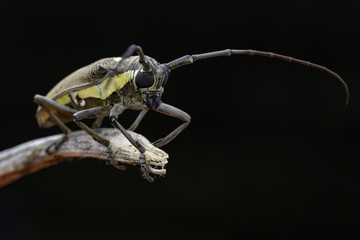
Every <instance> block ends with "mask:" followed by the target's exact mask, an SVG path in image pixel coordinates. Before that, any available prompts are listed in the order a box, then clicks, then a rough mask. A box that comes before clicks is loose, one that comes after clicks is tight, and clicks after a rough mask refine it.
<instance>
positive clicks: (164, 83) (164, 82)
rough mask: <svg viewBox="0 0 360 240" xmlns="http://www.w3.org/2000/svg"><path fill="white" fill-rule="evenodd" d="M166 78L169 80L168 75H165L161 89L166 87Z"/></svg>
mask: <svg viewBox="0 0 360 240" xmlns="http://www.w3.org/2000/svg"><path fill="white" fill-rule="evenodd" d="M168 78H169V75H166V76H165V77H164V81H163V84H162V86H163V87H165V85H166V83H167V81H168Z"/></svg>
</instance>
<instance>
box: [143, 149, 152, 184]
mask: <svg viewBox="0 0 360 240" xmlns="http://www.w3.org/2000/svg"><path fill="white" fill-rule="evenodd" d="M140 170H141V172H142V173H143V174H142V176H143V178H145V179H146V180H148V181H149V182H154V178H153V177H151V176H150V173H149V172H150V171H149V167H148V165H147V164H146V161H145V155H144V153H141V154H140Z"/></svg>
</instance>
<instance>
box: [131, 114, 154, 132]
mask: <svg viewBox="0 0 360 240" xmlns="http://www.w3.org/2000/svg"><path fill="white" fill-rule="evenodd" d="M148 111H149V109H142V110H141V112H140V113H139V115H138V116H137V118H136V119H135V121H134V122H133V124H131V126H130V127H129V128H128V129H127V130H128V131H135V129H136V128H137V127H138V126H139V123H140V122H141V120H143V118H144V116H145V115H146V113H147V112H148Z"/></svg>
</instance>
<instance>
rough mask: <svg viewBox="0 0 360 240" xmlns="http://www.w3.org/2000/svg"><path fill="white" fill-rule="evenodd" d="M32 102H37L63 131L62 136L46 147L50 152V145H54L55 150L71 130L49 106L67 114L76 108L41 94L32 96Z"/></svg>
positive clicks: (72, 112) (73, 111)
mask: <svg viewBox="0 0 360 240" xmlns="http://www.w3.org/2000/svg"><path fill="white" fill-rule="evenodd" d="M34 102H35V103H36V104H38V105H39V106H40V107H42V108H43V109H44V110H45V111H46V112H47V113H48V114H49V116H50V117H51V118H52V119H53V120H54V121H55V123H56V124H57V125H58V126H59V127H60V129H61V130H62V131H63V132H64V133H65V135H64V137H63V138H62V139H61V140H60V141H58V142H55V143H54V144H51V145H50V146H49V147H48V148H47V149H46V152H47V153H48V154H50V148H51V147H52V146H55V151H56V150H58V149H59V147H60V146H61V145H62V144H63V143H64V142H65V141H66V140H67V138H68V135H69V134H70V132H71V130H70V128H68V127H67V126H66V125H65V123H64V122H63V121H61V120H60V118H59V117H58V116H56V114H55V113H53V112H52V111H51V110H50V108H53V109H56V110H57V111H60V112H65V113H69V114H74V113H75V112H76V111H77V110H75V109H72V108H70V107H67V106H64V105H61V104H59V103H58V102H55V101H54V100H52V99H50V98H47V97H44V96H41V95H35V96H34Z"/></svg>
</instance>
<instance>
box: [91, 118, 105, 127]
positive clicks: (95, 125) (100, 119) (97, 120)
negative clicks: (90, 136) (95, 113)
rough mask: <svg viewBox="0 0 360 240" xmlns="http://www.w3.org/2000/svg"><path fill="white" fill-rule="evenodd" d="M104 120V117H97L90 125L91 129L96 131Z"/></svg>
mask: <svg viewBox="0 0 360 240" xmlns="http://www.w3.org/2000/svg"><path fill="white" fill-rule="evenodd" d="M103 120H104V116H100V117H97V118H96V120H95V121H94V122H93V124H92V125H91V128H92V129H96V128H99V127H101V124H102V121H103Z"/></svg>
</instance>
